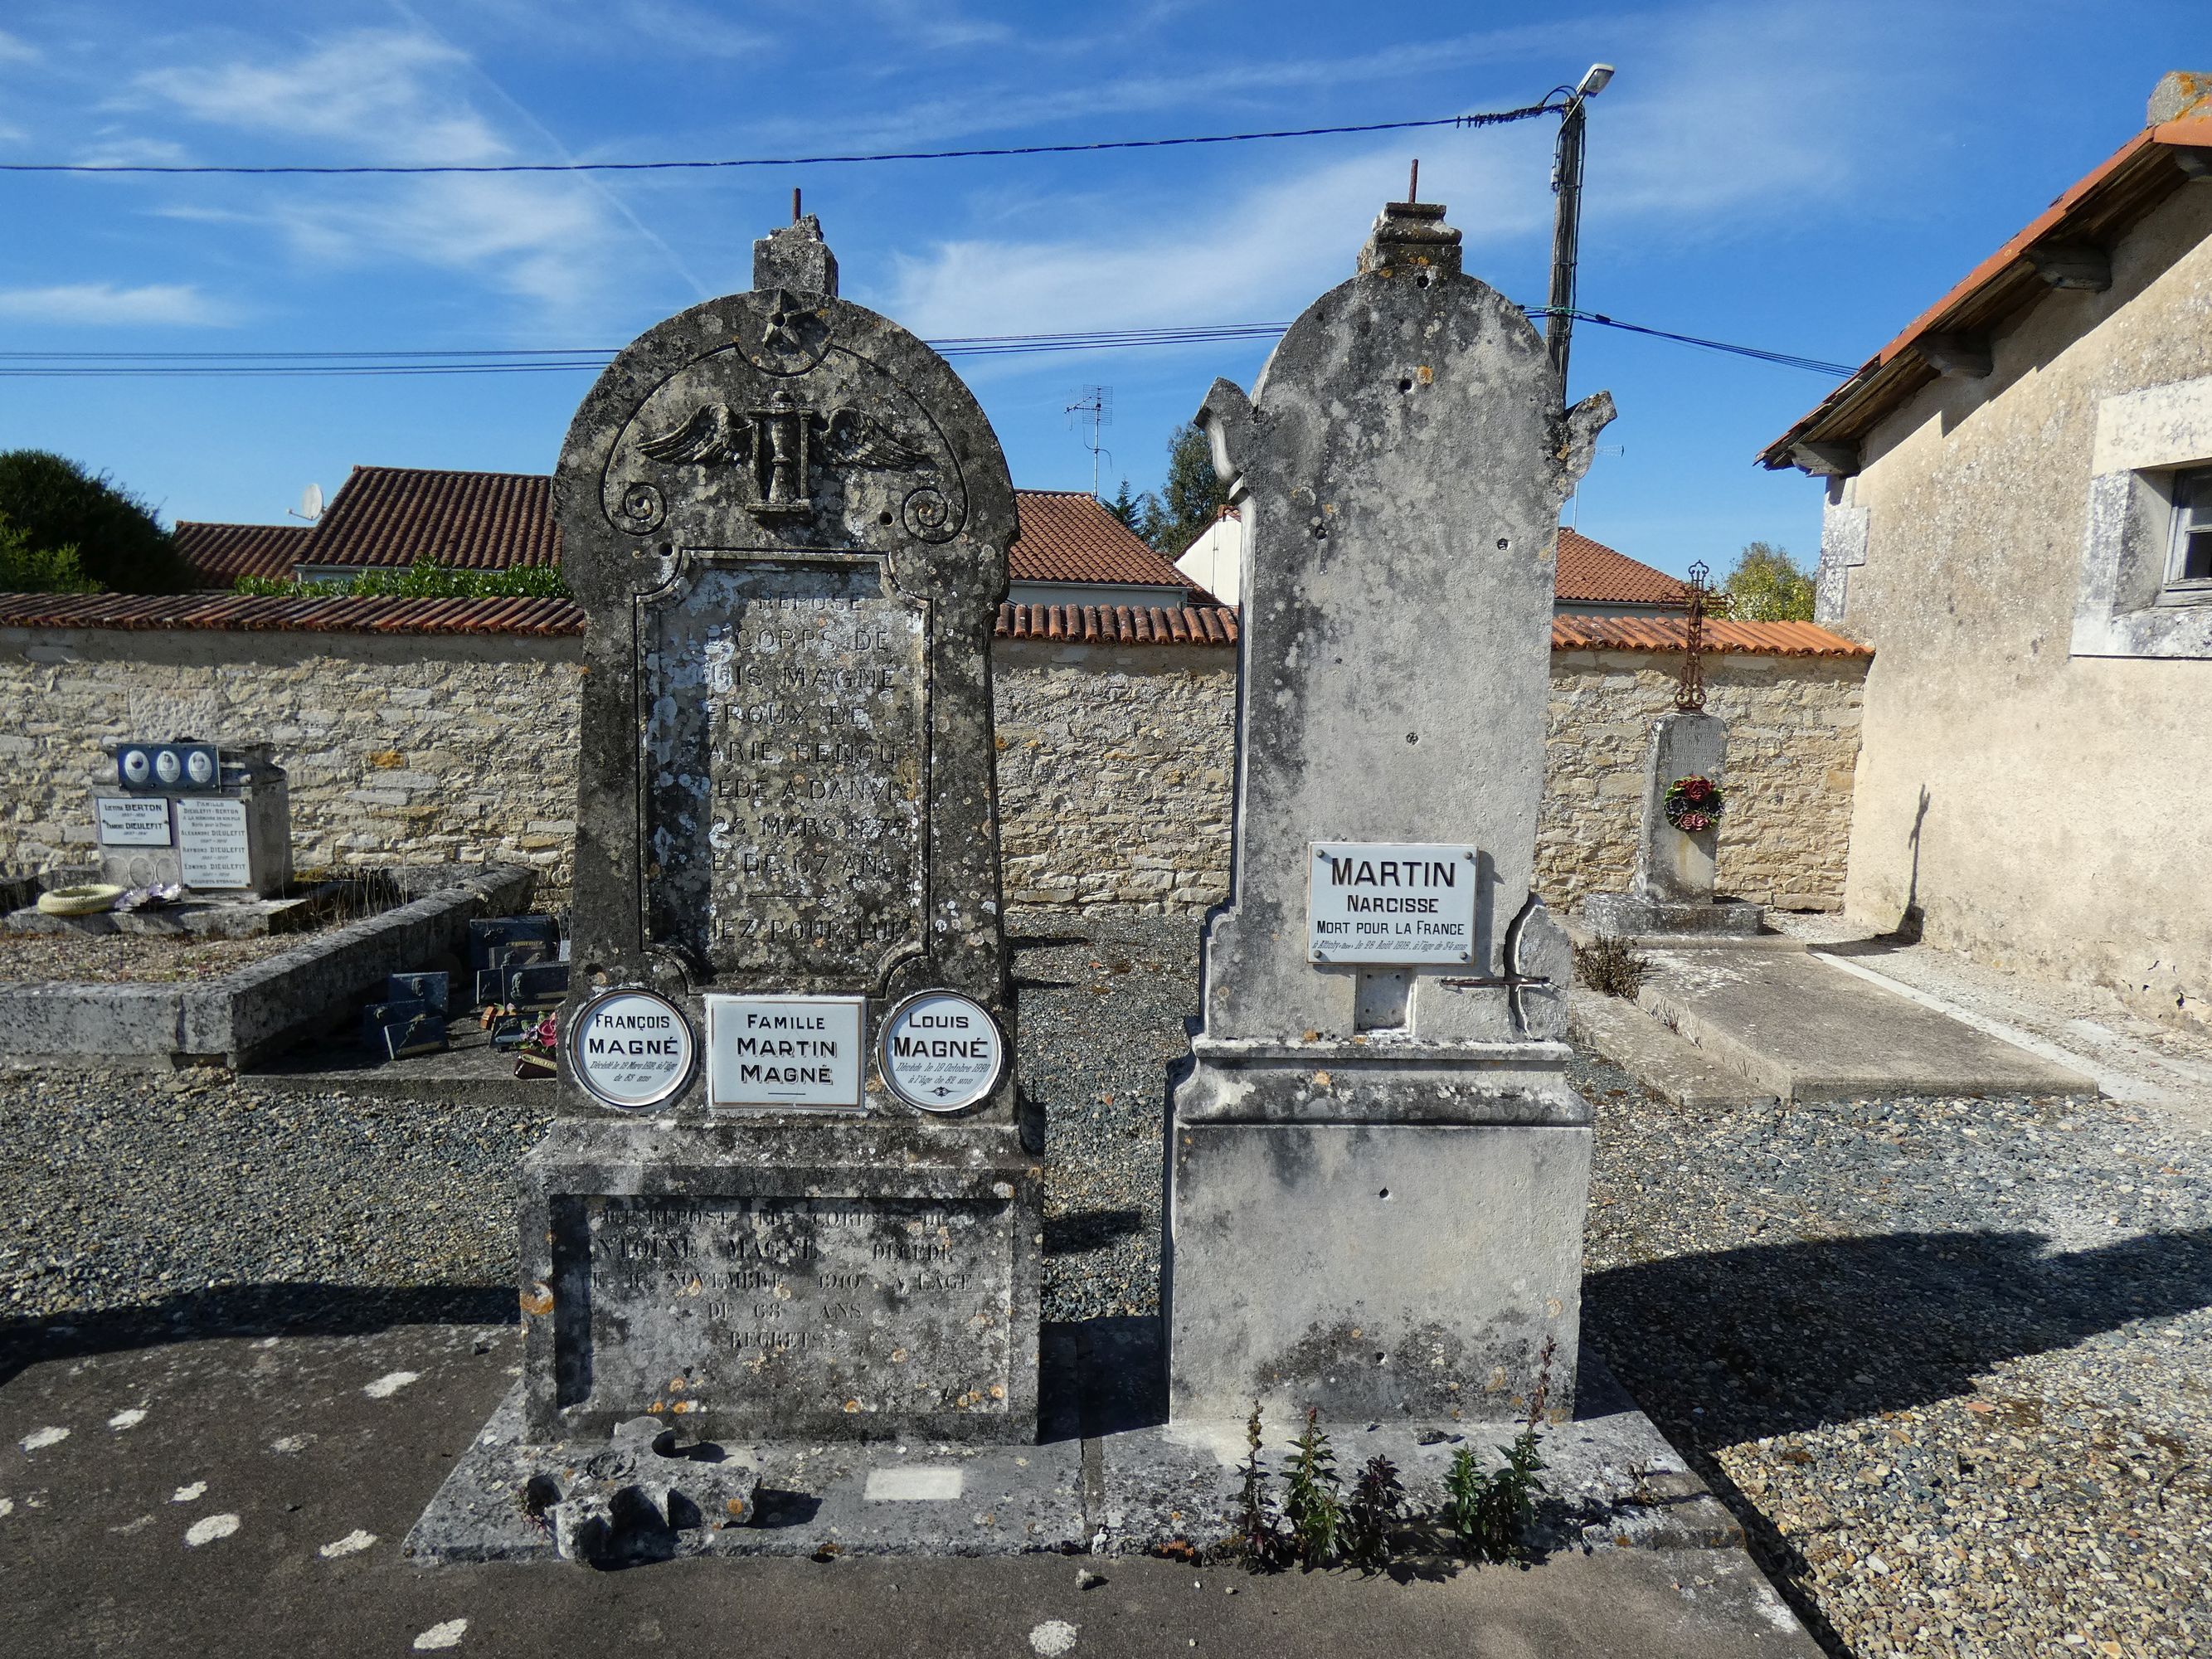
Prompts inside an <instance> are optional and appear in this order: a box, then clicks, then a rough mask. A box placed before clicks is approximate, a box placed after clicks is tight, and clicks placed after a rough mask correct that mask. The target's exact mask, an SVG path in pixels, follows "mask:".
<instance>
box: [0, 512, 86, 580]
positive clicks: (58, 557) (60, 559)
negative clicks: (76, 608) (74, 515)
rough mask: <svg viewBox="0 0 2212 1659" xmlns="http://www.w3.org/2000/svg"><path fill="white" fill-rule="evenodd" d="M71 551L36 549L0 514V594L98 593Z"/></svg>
mask: <svg viewBox="0 0 2212 1659" xmlns="http://www.w3.org/2000/svg"><path fill="white" fill-rule="evenodd" d="M97 592H100V584H99V583H98V582H96V581H94V580H91V578H89V577H88V576H87V575H86V574H84V571H83V568H82V567H81V566H80V565H79V564H78V562H77V556H76V549H75V548H74V547H35V546H33V544H32V542H31V538H30V537H29V536H28V535H27V534H25V533H24V532H22V531H21V530H20V529H18V528H17V527H16V526H14V525H12V524H10V523H9V522H8V515H7V514H6V513H0V593H97Z"/></svg>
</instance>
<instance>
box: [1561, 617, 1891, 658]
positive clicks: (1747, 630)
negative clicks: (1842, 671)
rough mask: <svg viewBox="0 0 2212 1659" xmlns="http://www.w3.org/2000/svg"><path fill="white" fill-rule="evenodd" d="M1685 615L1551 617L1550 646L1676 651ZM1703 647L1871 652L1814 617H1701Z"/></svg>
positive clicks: (1773, 653) (1761, 652)
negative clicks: (1755, 619)
mask: <svg viewBox="0 0 2212 1659" xmlns="http://www.w3.org/2000/svg"><path fill="white" fill-rule="evenodd" d="M1689 627H1690V624H1689V619H1688V618H1687V617H1571V616H1570V617H1553V618H1552V649H1553V650H1554V651H1680V649H1681V648H1682V647H1683V644H1684V642H1685V641H1686V638H1687V635H1688V633H1689ZM1705 649H1706V650H1708V651H1712V652H1729V651H1741V652H1743V653H1747V654H1748V655H1752V656H1759V657H1871V656H1872V655H1874V651H1873V648H1872V647H1869V646H1863V645H1861V644H1859V643H1858V642H1857V641H1855V640H1847V639H1845V638H1844V636H1843V635H1840V634H1832V633H1830V632H1829V631H1828V630H1827V629H1825V628H1823V627H1821V626H1820V624H1819V623H1808V622H1722V621H1720V620H1718V619H1717V618H1713V617H1707V618H1706V620H1705Z"/></svg>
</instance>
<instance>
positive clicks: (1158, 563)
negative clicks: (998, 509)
mask: <svg viewBox="0 0 2212 1659" xmlns="http://www.w3.org/2000/svg"><path fill="white" fill-rule="evenodd" d="M1014 501H1015V504H1016V506H1017V507H1018V511H1019V512H1020V514H1021V529H1020V531H1019V532H1018V536H1017V538H1016V540H1015V542H1014V546H1013V550H1012V554H1011V555H1010V556H1009V557H1008V559H1007V563H1008V565H1009V567H1010V568H1011V569H1012V574H1013V578H1014V580H1016V581H1031V582H1121V583H1133V584H1142V585H1144V586H1159V587H1171V588H1175V589H1177V590H1178V591H1197V592H1204V591H1205V590H1204V589H1202V588H1200V587H1199V586H1198V584H1197V583H1195V582H1194V581H1192V580H1191V579H1190V578H1189V577H1188V576H1186V575H1184V574H1182V571H1180V570H1178V569H1176V568H1175V566H1174V565H1172V564H1170V562H1168V561H1167V560H1165V559H1164V558H1162V557H1161V556H1159V555H1158V553H1155V552H1154V551H1152V548H1151V547H1149V546H1148V545H1146V544H1145V543H1144V542H1143V541H1141V540H1139V538H1138V537H1137V535H1136V533H1135V532H1133V531H1132V530H1131V529H1130V528H1129V526H1127V525H1125V524H1123V523H1122V522H1121V520H1119V519H1117V518H1115V516H1114V515H1113V514H1112V513H1109V512H1108V511H1107V510H1106V508H1105V507H1104V506H1103V504H1102V503H1100V502H1099V501H1098V500H1097V498H1096V497H1095V496H1092V495H1088V494H1086V493H1085V492H1084V491H1082V490H1080V489H1017V490H1016V491H1015V492H1014Z"/></svg>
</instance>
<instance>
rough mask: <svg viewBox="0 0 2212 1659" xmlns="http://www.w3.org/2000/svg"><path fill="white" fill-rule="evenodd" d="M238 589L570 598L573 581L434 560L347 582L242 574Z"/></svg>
mask: <svg viewBox="0 0 2212 1659" xmlns="http://www.w3.org/2000/svg"><path fill="white" fill-rule="evenodd" d="M231 592H234V593H249V594H257V595H262V596H265V597H267V598H270V599H567V598H568V583H567V582H566V581H564V580H562V576H561V567H560V566H558V565H553V564H517V565H508V566H507V567H505V568H502V569H497V570H459V569H455V568H453V566H451V565H443V564H439V563H436V562H435V561H432V560H430V559H417V560H416V561H415V562H414V563H412V564H410V565H407V566H405V567H404V568H399V567H395V568H392V569H389V570H364V571H362V572H361V573H360V574H358V575H356V576H354V577H353V578H351V579H350V580H346V581H342V582H341V581H324V582H316V581H301V580H294V579H291V578H277V577H272V576H240V578H239V579H238V580H237V581H236V582H234V584H232V586H231Z"/></svg>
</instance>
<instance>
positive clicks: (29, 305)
mask: <svg viewBox="0 0 2212 1659" xmlns="http://www.w3.org/2000/svg"><path fill="white" fill-rule="evenodd" d="M0 317H4V318H7V319H9V320H10V321H11V322H22V323H53V324H62V325H81V326H90V327H120V326H134V325H167V326H172V327H174V326H179V325H185V326H193V327H210V326H219V325H222V324H225V323H228V322H230V321H232V320H233V319H234V311H233V308H232V307H229V306H228V305H226V304H224V303H222V302H221V301H216V300H212V299H210V298H209V297H208V296H207V295H204V294H203V293H201V292H200V291H199V289H197V288H194V287H192V286H191V285H190V284H189V283H149V284H147V285H145V286H144V287H141V288H123V287H119V286H118V285H117V284H115V283H57V284H55V285H53V286H52V287H48V288H0Z"/></svg>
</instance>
